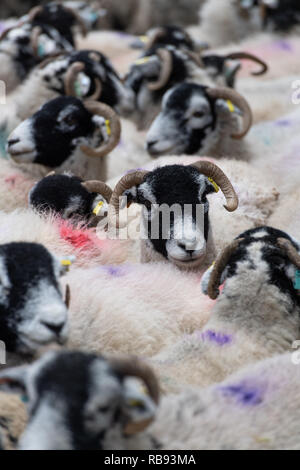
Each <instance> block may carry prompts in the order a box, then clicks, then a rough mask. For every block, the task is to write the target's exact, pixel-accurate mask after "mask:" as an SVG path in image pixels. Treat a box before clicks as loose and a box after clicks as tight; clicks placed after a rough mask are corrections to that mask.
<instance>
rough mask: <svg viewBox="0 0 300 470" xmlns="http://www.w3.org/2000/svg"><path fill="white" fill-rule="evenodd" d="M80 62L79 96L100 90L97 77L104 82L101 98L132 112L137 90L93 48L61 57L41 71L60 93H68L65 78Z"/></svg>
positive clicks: (84, 96) (122, 111) (53, 88)
mask: <svg viewBox="0 0 300 470" xmlns="http://www.w3.org/2000/svg"><path fill="white" fill-rule="evenodd" d="M75 62H76V63H77V62H80V63H82V64H83V65H84V69H83V70H82V72H80V73H79V74H78V75H77V80H76V83H75V91H76V93H77V98H80V99H87V98H89V97H91V96H92V95H93V94H94V93H95V91H96V83H95V80H99V82H100V83H101V88H102V91H101V95H100V97H99V101H101V102H102V103H105V104H108V105H109V106H111V107H112V108H113V109H115V111H116V112H117V113H119V114H121V115H123V114H124V115H126V114H128V113H130V112H132V110H133V107H134V94H133V92H132V90H131V89H130V88H128V87H126V86H125V85H124V84H123V83H122V81H121V79H120V77H119V76H118V74H117V72H116V71H115V70H114V68H113V66H112V64H111V63H110V61H109V60H108V59H107V58H106V57H105V56H104V55H103V54H101V53H100V52H98V51H91V50H81V51H74V52H72V53H70V54H65V55H62V56H59V57H57V59H55V60H53V61H52V62H50V63H49V64H47V65H46V66H45V67H44V68H42V69H41V70H39V71H38V74H39V75H40V76H41V78H42V80H43V81H44V83H45V86H46V87H47V88H49V89H50V90H52V91H54V92H56V93H57V94H58V95H64V94H65V93H66V90H65V84H64V79H65V76H66V73H67V71H68V69H69V67H70V66H71V65H72V64H74V63H75Z"/></svg>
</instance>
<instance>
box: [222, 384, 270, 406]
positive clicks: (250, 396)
mask: <svg viewBox="0 0 300 470" xmlns="http://www.w3.org/2000/svg"><path fill="white" fill-rule="evenodd" d="M220 390H221V392H222V393H223V395H224V396H226V397H233V398H236V399H237V402H238V403H240V404H241V405H245V406H257V405H259V404H260V403H262V401H263V397H262V390H261V388H258V387H255V386H254V385H249V384H246V383H241V384H239V385H229V386H227V387H220Z"/></svg>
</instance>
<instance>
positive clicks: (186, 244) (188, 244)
mask: <svg viewBox="0 0 300 470" xmlns="http://www.w3.org/2000/svg"><path fill="white" fill-rule="evenodd" d="M195 245H196V238H191V239H186V240H180V242H178V246H179V248H182V249H183V250H185V251H194V250H195Z"/></svg>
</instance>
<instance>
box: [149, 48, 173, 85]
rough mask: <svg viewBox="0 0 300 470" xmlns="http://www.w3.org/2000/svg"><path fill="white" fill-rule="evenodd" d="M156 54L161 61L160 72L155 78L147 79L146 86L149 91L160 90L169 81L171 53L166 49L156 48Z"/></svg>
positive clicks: (171, 61)
mask: <svg viewBox="0 0 300 470" xmlns="http://www.w3.org/2000/svg"><path fill="white" fill-rule="evenodd" d="M156 55H157V56H158V57H159V59H160V62H161V68H160V74H159V77H158V79H157V80H155V81H149V82H148V88H149V89H150V90H151V91H156V90H160V89H161V88H163V87H164V86H165V85H166V84H167V83H168V81H169V79H170V75H171V73H172V63H173V59H172V54H171V52H170V51H168V50H167V49H157V51H156Z"/></svg>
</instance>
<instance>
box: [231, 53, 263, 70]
mask: <svg viewBox="0 0 300 470" xmlns="http://www.w3.org/2000/svg"><path fill="white" fill-rule="evenodd" d="M225 59H226V60H236V59H249V60H252V61H253V62H256V63H257V64H259V65H261V69H260V70H258V71H257V72H252V73H251V75H263V74H264V73H266V72H267V71H268V65H267V64H266V62H264V61H263V60H261V59H259V57H257V56H255V55H253V54H249V53H248V52H233V53H232V54H228V55H227V56H226V57H225Z"/></svg>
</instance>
